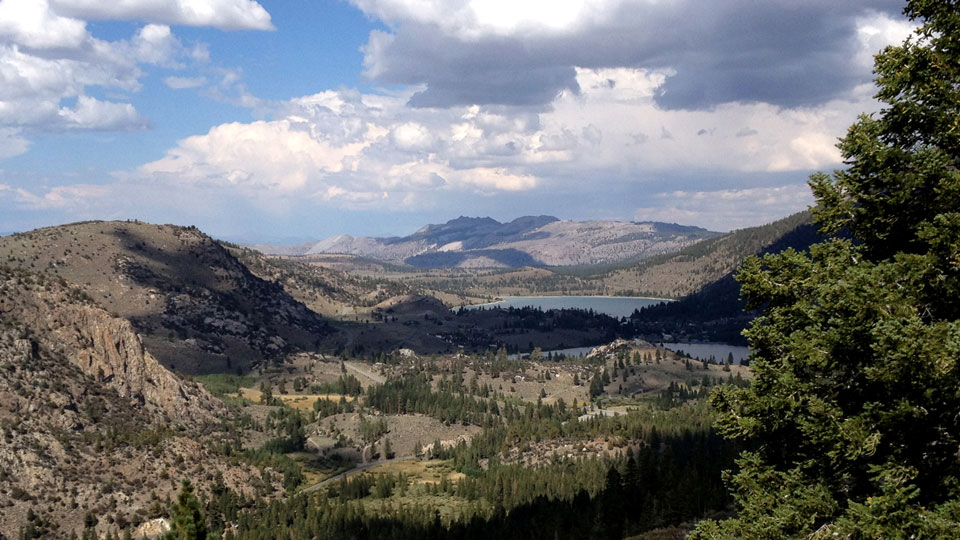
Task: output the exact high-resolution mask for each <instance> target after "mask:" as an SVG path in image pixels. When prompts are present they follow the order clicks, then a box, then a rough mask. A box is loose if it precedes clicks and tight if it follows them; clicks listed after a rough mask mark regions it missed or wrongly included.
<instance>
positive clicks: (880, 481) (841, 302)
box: [692, 0, 960, 539]
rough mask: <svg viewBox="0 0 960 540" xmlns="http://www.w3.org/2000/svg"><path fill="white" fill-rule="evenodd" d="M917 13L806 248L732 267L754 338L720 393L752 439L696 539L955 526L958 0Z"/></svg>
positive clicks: (880, 58) (889, 532) (852, 138)
mask: <svg viewBox="0 0 960 540" xmlns="http://www.w3.org/2000/svg"><path fill="white" fill-rule="evenodd" d="M905 13H906V15H907V16H908V17H909V18H910V19H911V20H913V21H915V22H917V23H918V24H919V25H920V28H919V30H918V31H917V32H916V33H915V34H914V35H913V36H912V37H911V38H909V39H908V40H907V41H906V42H905V43H904V44H902V45H901V46H895V47H888V48H887V49H885V50H884V51H883V52H882V53H880V54H879V55H877V57H876V64H875V73H876V76H877V79H876V80H877V83H878V86H879V89H880V90H879V93H878V94H877V97H878V99H879V100H880V101H881V102H883V103H884V108H883V109H882V111H881V112H880V113H879V114H878V115H877V116H876V117H874V116H861V117H860V119H859V120H858V121H857V122H856V123H855V124H854V125H853V126H852V127H851V128H850V130H849V132H848V134H847V136H846V137H845V138H844V139H843V140H842V142H841V143H840V145H839V147H840V149H841V151H842V154H843V156H844V159H845V161H846V164H847V165H848V167H847V168H846V169H845V170H842V171H837V172H835V173H833V175H831V176H828V175H825V174H817V175H814V176H813V177H812V178H811V186H812V188H813V191H814V195H815V197H816V199H817V207H816V208H815V211H814V213H815V217H816V220H817V223H818V224H819V225H820V228H821V231H822V232H825V233H828V234H834V235H836V236H835V237H834V238H831V239H829V240H826V241H824V242H823V243H821V244H818V245H815V246H812V247H811V248H810V251H809V253H797V252H794V251H789V250H788V251H786V252H783V253H781V254H778V255H768V256H766V257H764V258H762V259H758V258H752V259H750V260H748V261H746V262H745V263H744V265H743V266H742V267H741V269H740V271H739V273H738V280H739V281H740V283H741V285H742V293H743V295H744V296H745V297H747V299H748V301H749V302H748V303H749V305H748V308H751V309H752V308H761V307H762V308H764V311H763V315H762V316H761V317H759V318H758V319H756V320H755V321H754V323H753V324H752V326H751V328H750V329H749V330H748V331H747V337H748V339H749V341H750V344H751V346H752V348H754V350H755V351H756V353H755V355H754V361H753V363H752V365H753V367H754V369H755V372H756V379H755V381H754V383H753V384H752V385H751V386H750V387H749V388H736V387H733V386H728V387H725V388H724V389H723V390H721V391H720V392H718V393H716V394H715V395H714V397H713V403H714V405H715V406H716V407H717V409H718V410H719V413H720V420H719V423H718V427H719V429H720V430H721V432H722V433H723V434H724V435H725V436H727V437H732V438H738V439H744V440H752V441H754V443H755V450H754V451H751V452H745V453H743V454H742V455H741V457H740V459H739V461H738V466H739V470H738V471H736V472H735V473H734V474H732V476H731V481H730V485H731V487H732V489H733V494H734V497H735V499H736V501H737V504H738V507H739V508H738V511H739V517H737V518H736V519H731V520H726V521H722V522H719V523H718V522H703V523H701V525H700V527H699V528H698V529H697V531H696V532H695V533H694V534H693V535H692V537H693V538H701V539H702V538H958V537H960V460H958V459H957V456H958V453H960V392H958V388H960V301H958V299H960V171H958V166H960V3H958V2H957V1H955V0H951V1H944V0H915V1H911V2H909V3H908V5H907V7H906V9H905Z"/></svg>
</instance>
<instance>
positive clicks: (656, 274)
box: [590, 211, 812, 298]
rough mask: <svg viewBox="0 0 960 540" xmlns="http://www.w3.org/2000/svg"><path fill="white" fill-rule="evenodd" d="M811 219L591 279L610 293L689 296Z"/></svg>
mask: <svg viewBox="0 0 960 540" xmlns="http://www.w3.org/2000/svg"><path fill="white" fill-rule="evenodd" d="M811 219H812V218H811V215H810V212H808V211H803V212H798V213H796V214H793V215H791V216H787V217H785V218H783V219H780V220H777V221H774V222H773V223H768V224H766V225H761V226H758V227H749V228H745V229H740V230H736V231H733V232H730V233H728V234H724V235H720V236H716V237H713V238H708V239H706V240H704V241H702V242H699V243H697V244H693V245H690V246H686V247H684V248H683V249H680V250H678V251H676V252H674V253H669V254H664V255H661V256H658V257H651V258H649V259H646V260H643V261H641V262H640V263H638V264H633V265H629V266H626V265H619V266H618V267H617V268H614V269H613V270H609V271H607V272H605V273H603V274H600V275H593V276H590V278H591V279H594V280H599V281H602V283H603V286H604V288H605V289H606V290H607V291H617V292H618V293H620V294H623V293H629V292H631V291H633V292H635V293H640V294H642V295H649V296H664V297H671V298H677V297H682V296H686V295H689V294H693V293H695V292H697V291H699V290H700V289H702V288H703V287H705V286H707V285H708V284H710V283H712V282H714V281H716V280H718V279H720V278H722V277H723V276H725V275H727V274H729V273H731V272H733V270H734V269H736V268H737V266H739V265H740V263H741V262H743V260H744V259H746V258H747V257H749V256H751V255H755V254H757V253H760V252H763V251H765V250H766V249H768V248H769V246H772V245H775V244H776V243H777V242H778V241H780V239H781V238H783V237H784V236H785V235H787V234H789V233H792V232H793V231H795V230H796V229H798V228H802V227H803V226H804V225H808V226H810V227H812V226H811V225H810V223H811ZM804 230H805V229H804Z"/></svg>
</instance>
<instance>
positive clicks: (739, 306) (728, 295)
mask: <svg viewBox="0 0 960 540" xmlns="http://www.w3.org/2000/svg"><path fill="white" fill-rule="evenodd" d="M768 240H769V241H768ZM822 240H823V237H822V236H821V235H820V234H819V233H818V232H817V228H816V226H815V225H814V224H813V222H812V218H811V215H810V213H809V212H801V213H799V214H795V215H793V216H789V217H787V218H784V219H782V220H779V221H776V222H774V223H771V224H769V225H764V226H762V227H754V228H751V229H744V230H742V231H738V232H735V233H733V234H732V235H731V236H730V237H729V238H727V244H729V245H730V246H739V248H738V250H737V251H738V252H739V253H741V255H740V256H738V257H735V259H738V262H737V266H738V265H739V261H742V260H743V259H744V258H746V256H748V255H760V256H762V255H765V254H767V253H779V252H781V251H783V250H785V249H788V248H789V249H795V250H797V251H805V250H807V249H808V248H809V247H810V246H811V245H813V244H815V243H817V242H820V241H822ZM757 244H760V247H758V248H756V249H754V250H753V252H752V253H751V252H748V251H746V250H748V249H752V248H753V247H754V246H756V245H757ZM696 247H700V246H696ZM724 249H725V248H724ZM720 250H721V248H720V247H719V246H712V247H710V249H708V250H706V251H704V252H700V253H696V254H693V253H690V252H687V253H681V254H678V255H677V256H676V259H677V260H675V261H674V262H675V263H677V265H678V266H681V265H683V264H685V263H686V264H689V263H691V262H692V261H696V260H698V259H703V258H710V257H711V256H713V255H715V254H716V253H718V252H720ZM690 251H693V250H692V249H691V250H690ZM694 255H698V256H694ZM664 264H666V263H664ZM681 267H682V266H681ZM735 267H736V266H735ZM735 267H734V268H735ZM734 274H735V270H733V269H731V270H729V271H727V272H726V273H725V274H723V275H722V276H721V277H720V278H718V279H715V280H713V281H710V282H708V283H706V284H704V285H702V286H701V287H700V288H699V289H698V290H697V291H695V292H693V293H691V294H689V295H687V296H685V297H683V298H681V299H680V300H678V301H676V302H669V303H663V304H660V305H657V306H651V307H648V308H644V309H642V310H640V312H639V313H638V314H637V315H638V316H636V317H633V318H632V320H633V321H634V323H635V324H636V325H637V326H638V328H640V329H641V332H642V333H644V334H646V335H648V336H649V337H653V336H656V335H659V334H664V333H666V334H670V335H672V336H673V337H675V338H678V339H681V340H687V339H700V340H704V341H721V342H725V343H731V344H739V345H746V344H747V343H746V339H745V338H744V337H743V336H742V335H741V332H742V331H743V329H744V328H746V327H747V325H748V324H749V323H750V321H751V320H753V318H754V317H756V313H754V312H745V311H744V307H745V306H746V303H745V302H744V301H743V300H742V299H741V298H740V284H739V283H737V281H736V279H735V278H734ZM701 275H703V274H701Z"/></svg>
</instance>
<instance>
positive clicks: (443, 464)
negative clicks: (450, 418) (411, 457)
mask: <svg viewBox="0 0 960 540" xmlns="http://www.w3.org/2000/svg"><path fill="white" fill-rule="evenodd" d="M368 472H370V473H373V474H377V473H383V474H386V473H389V474H400V473H403V474H405V475H406V476H407V477H408V478H410V483H411V484H428V483H429V484H439V483H440V480H441V479H443V478H444V477H446V479H447V481H448V482H456V481H457V480H459V479H461V478H463V477H464V476H465V475H464V474H463V473H460V472H456V471H455V470H453V467H451V466H450V462H448V461H440V460H436V459H434V460H426V461H394V462H392V463H384V464H383V465H378V466H376V467H371V468H370V469H369V470H368Z"/></svg>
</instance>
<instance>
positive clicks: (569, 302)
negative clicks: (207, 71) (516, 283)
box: [465, 296, 670, 319]
mask: <svg viewBox="0 0 960 540" xmlns="http://www.w3.org/2000/svg"><path fill="white" fill-rule="evenodd" d="M660 302H670V300H664V299H662V298H645V297H640V296H508V297H506V298H504V299H503V300H501V301H499V302H493V303H490V304H480V305H476V306H465V309H477V308H479V307H481V306H482V307H485V308H491V307H501V308H510V307H515V308H522V307H535V308H540V309H542V310H544V311H546V310H548V309H592V310H593V311H594V312H596V313H603V314H606V315H610V316H611V317H617V318H618V319H619V318H620V317H629V316H630V314H632V313H633V310H635V309H640V308H642V307H646V306H652V305H655V304H659V303H660Z"/></svg>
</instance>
